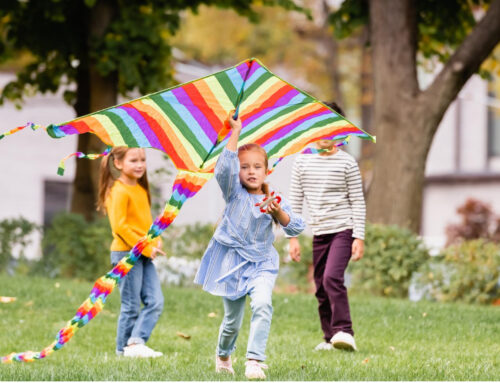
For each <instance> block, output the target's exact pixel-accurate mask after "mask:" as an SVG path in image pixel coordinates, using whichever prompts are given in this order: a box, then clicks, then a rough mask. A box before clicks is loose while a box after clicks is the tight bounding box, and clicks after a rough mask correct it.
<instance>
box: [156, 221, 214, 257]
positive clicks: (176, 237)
mask: <svg viewBox="0 0 500 383" xmlns="http://www.w3.org/2000/svg"><path fill="white" fill-rule="evenodd" d="M214 233H215V226H214V225H213V224H210V223H207V224H203V223H198V222H197V223H195V224H193V225H175V222H174V224H173V225H172V226H170V227H168V228H167V229H166V230H165V234H164V235H162V237H163V250H164V251H165V252H166V253H167V256H171V255H173V256H175V257H185V258H195V259H201V257H202V256H203V254H205V250H206V249H207V246H208V243H209V242H210V240H211V239H212V237H213V235H214Z"/></svg>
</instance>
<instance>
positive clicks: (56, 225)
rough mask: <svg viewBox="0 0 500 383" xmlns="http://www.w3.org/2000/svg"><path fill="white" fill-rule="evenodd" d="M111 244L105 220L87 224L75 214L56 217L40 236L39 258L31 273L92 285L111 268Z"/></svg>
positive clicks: (101, 219)
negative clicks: (77, 279) (86, 281)
mask: <svg viewBox="0 0 500 383" xmlns="http://www.w3.org/2000/svg"><path fill="white" fill-rule="evenodd" d="M111 240H112V235H111V229H110V227H109V223H108V220H107V218H98V219H97V220H95V221H93V222H87V221H86V220H85V219H84V218H83V216H81V215H79V214H73V213H60V214H58V215H57V216H55V217H54V220H53V221H52V225H51V226H50V227H49V228H47V229H46V231H45V233H44V236H43V240H42V248H43V256H42V259H41V260H40V262H39V263H38V265H37V266H36V269H35V271H37V272H42V273H44V274H45V275H48V276H50V277H68V278H82V279H87V280H91V281H93V280H95V279H97V278H98V277H99V276H100V275H102V274H103V273H105V272H106V271H108V269H110V267H111V263H110V258H109V254H110V250H109V247H110V244H111Z"/></svg>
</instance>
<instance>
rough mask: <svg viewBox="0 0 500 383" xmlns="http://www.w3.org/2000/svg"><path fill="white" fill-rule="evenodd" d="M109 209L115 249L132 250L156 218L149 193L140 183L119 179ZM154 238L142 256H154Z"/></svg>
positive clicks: (155, 242) (110, 195)
mask: <svg viewBox="0 0 500 383" xmlns="http://www.w3.org/2000/svg"><path fill="white" fill-rule="evenodd" d="M105 205H106V212H107V214H108V217H109V223H110V224H111V230H112V231H113V242H112V243H111V251H128V250H130V249H131V248H132V247H133V246H134V245H135V244H136V243H137V241H139V239H141V238H142V237H144V236H145V235H146V234H147V232H148V229H149V227H150V226H151V224H152V223H153V219H152V217H151V206H150V205H149V201H148V194H147V192H146V190H144V188H143V187H142V186H141V185H139V184H136V185H125V184H124V183H122V182H121V181H119V180H116V181H115V183H114V184H113V186H112V187H111V190H110V192H109V194H108V196H107V198H106V202H105ZM157 242H158V241H153V243H152V244H150V245H149V246H147V247H146V248H145V249H144V251H143V252H142V255H145V256H147V257H149V256H151V252H152V250H153V249H152V247H153V245H154V246H156V245H157Z"/></svg>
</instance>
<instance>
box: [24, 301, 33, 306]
mask: <svg viewBox="0 0 500 383" xmlns="http://www.w3.org/2000/svg"><path fill="white" fill-rule="evenodd" d="M24 306H25V307H30V306H33V301H28V302H26V303H25V304H24Z"/></svg>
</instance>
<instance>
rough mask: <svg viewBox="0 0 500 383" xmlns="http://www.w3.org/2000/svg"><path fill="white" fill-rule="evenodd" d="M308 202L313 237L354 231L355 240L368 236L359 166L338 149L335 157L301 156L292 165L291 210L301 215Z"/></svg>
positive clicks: (333, 155)
mask: <svg viewBox="0 0 500 383" xmlns="http://www.w3.org/2000/svg"><path fill="white" fill-rule="evenodd" d="M304 199H305V200H306V204H307V209H308V211H309V222H308V224H309V225H310V227H311V229H312V232H313V234H314V235H321V234H329V233H338V232H340V231H343V230H347V229H353V235H352V236H353V237H354V238H360V239H364V237H365V215H366V208H365V199H364V196H363V184H362V181H361V174H360V172H359V168H358V164H357V162H356V160H355V159H354V157H352V156H351V155H350V154H348V153H346V152H344V151H343V150H340V149H339V150H338V151H337V152H336V153H335V154H332V155H329V156H321V155H319V154H302V155H299V156H298V157H297V159H296V160H295V162H294V164H293V170H292V182H291V185H290V198H289V200H290V204H291V206H292V210H293V211H294V212H295V213H297V214H301V213H302V205H303V201H304Z"/></svg>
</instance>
